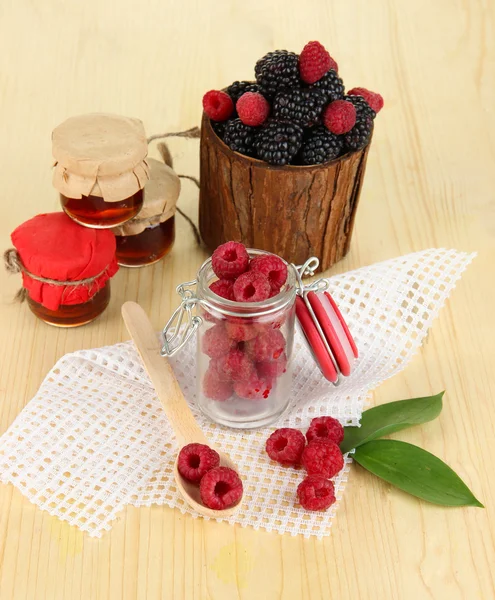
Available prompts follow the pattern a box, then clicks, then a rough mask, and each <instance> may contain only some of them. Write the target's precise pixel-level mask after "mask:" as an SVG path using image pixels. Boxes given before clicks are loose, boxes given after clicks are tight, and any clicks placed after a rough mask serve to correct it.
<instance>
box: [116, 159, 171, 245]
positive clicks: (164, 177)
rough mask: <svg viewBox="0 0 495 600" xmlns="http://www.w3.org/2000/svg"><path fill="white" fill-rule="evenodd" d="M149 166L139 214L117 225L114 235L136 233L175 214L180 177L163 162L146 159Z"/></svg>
mask: <svg viewBox="0 0 495 600" xmlns="http://www.w3.org/2000/svg"><path fill="white" fill-rule="evenodd" d="M147 162H148V165H149V167H150V180H149V181H148V183H147V184H146V186H145V188H144V202H143V208H142V209H141V210H140V212H139V214H138V215H137V216H136V217H134V218H133V219H131V220H130V221H127V222H126V223H124V224H123V225H120V226H119V227H115V228H114V229H113V232H114V234H115V235H137V234H138V233H142V232H143V231H144V230H145V229H146V228H147V227H152V226H153V225H158V224H159V223H163V222H164V221H168V219H170V218H171V217H173V216H174V214H175V209H176V205H177V200H178V198H179V194H180V179H179V177H178V175H177V174H176V173H175V171H174V170H173V169H171V168H170V167H169V166H167V165H166V164H165V163H163V162H161V161H159V160H155V159H154V158H148V159H147Z"/></svg>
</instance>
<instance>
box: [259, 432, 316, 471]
mask: <svg viewBox="0 0 495 600" xmlns="http://www.w3.org/2000/svg"><path fill="white" fill-rule="evenodd" d="M305 446H306V440H305V439H304V435H303V434H302V433H301V432H300V431H299V429H291V428H290V427H284V428H282V429H277V430H276V431H274V432H273V433H272V434H271V435H270V437H269V438H268V439H267V440H266V445H265V449H266V453H267V454H268V456H269V457H270V458H271V459H272V460H275V461H276V462H278V463H280V464H281V465H287V466H288V465H298V464H300V462H301V456H302V453H303V450H304V447H305Z"/></svg>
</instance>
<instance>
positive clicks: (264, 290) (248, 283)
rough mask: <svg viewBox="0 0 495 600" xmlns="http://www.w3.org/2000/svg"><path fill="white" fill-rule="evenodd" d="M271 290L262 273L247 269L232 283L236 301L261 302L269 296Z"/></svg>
mask: <svg viewBox="0 0 495 600" xmlns="http://www.w3.org/2000/svg"><path fill="white" fill-rule="evenodd" d="M271 292H272V288H271V286H270V282H269V281H268V278H267V277H265V275H263V274H262V273H255V272H252V271H248V272H247V273H243V274H242V275H240V276H239V277H238V278H237V279H236V281H235V283H234V296H235V299H236V300H237V302H262V301H263V300H267V299H268V298H269V297H270V294H271Z"/></svg>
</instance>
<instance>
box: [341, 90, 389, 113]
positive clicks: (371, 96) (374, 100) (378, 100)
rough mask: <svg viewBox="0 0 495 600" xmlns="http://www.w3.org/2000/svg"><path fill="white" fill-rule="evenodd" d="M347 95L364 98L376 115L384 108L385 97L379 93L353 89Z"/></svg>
mask: <svg viewBox="0 0 495 600" xmlns="http://www.w3.org/2000/svg"><path fill="white" fill-rule="evenodd" d="M347 95H348V96H362V97H363V98H364V99H365V100H366V102H367V103H368V104H369V105H370V106H371V108H372V109H373V110H374V111H375V112H376V113H379V112H380V111H381V110H382V108H383V104H384V102H383V97H382V96H381V95H380V94H378V93H377V92H371V91H370V90H367V89H366V88H360V87H356V88H352V90H349V91H348V92H347Z"/></svg>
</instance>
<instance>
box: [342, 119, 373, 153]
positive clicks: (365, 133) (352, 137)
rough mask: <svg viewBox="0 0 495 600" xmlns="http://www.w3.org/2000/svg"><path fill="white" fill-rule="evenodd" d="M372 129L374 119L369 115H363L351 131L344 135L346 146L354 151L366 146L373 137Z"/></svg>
mask: <svg viewBox="0 0 495 600" xmlns="http://www.w3.org/2000/svg"><path fill="white" fill-rule="evenodd" d="M372 131H373V119H372V118H371V117H370V116H368V115H365V116H362V115H361V116H360V117H359V118H358V120H357V121H356V124H355V125H354V127H353V128H352V129H351V130H350V131H349V133H346V134H345V135H344V143H345V147H346V148H347V149H348V150H352V151H355V150H360V149H361V148H364V146H366V144H367V143H368V142H369V140H370V138H371V132H372Z"/></svg>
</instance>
